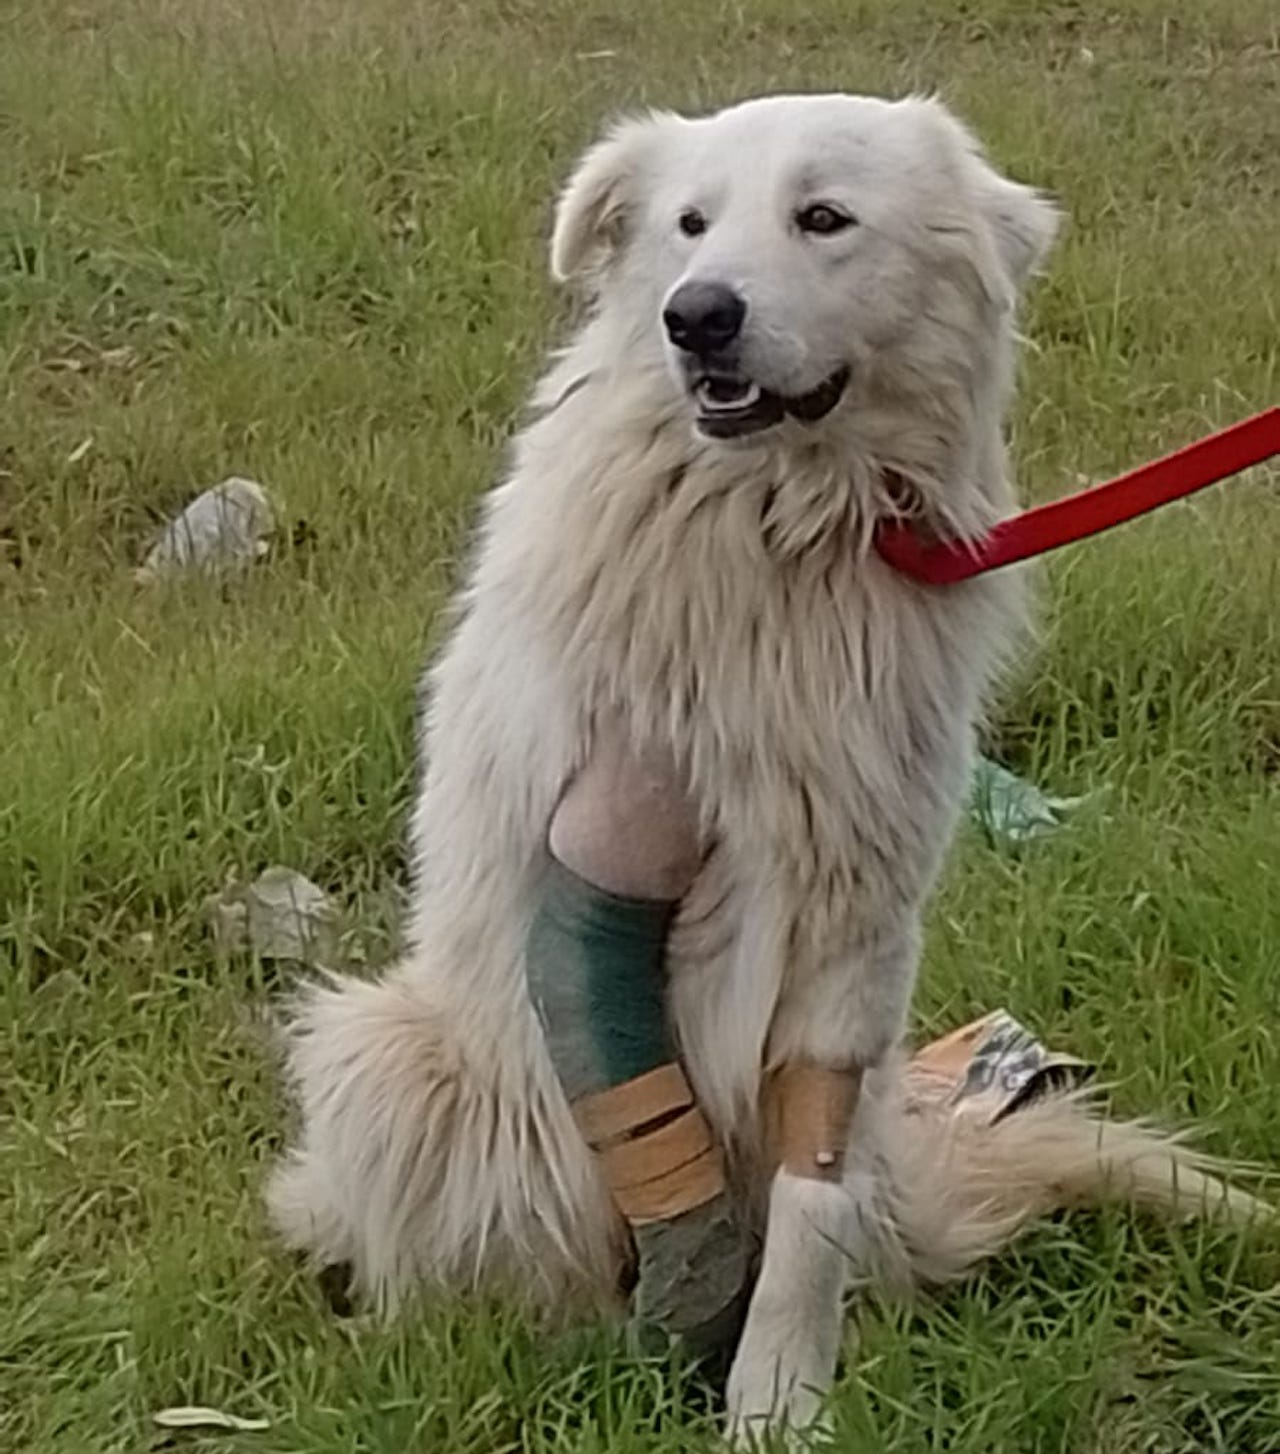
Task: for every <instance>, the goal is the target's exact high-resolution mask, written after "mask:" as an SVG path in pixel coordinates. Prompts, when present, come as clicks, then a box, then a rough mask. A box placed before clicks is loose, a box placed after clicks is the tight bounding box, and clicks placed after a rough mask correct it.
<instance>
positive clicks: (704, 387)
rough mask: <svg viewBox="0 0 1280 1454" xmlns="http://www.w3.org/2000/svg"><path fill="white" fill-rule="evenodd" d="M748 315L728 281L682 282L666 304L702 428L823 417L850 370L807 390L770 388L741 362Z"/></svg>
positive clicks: (749, 427)
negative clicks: (791, 391) (789, 392)
mask: <svg viewBox="0 0 1280 1454" xmlns="http://www.w3.org/2000/svg"><path fill="white" fill-rule="evenodd" d="M746 318H747V303H746V300H745V299H744V298H743V297H742V295H741V294H740V293H738V292H736V291H735V290H734V289H733V288H730V287H728V286H727V285H726V284H724V283H711V282H691V283H682V284H681V285H680V286H679V287H678V288H677V289H676V290H675V292H674V293H672V295H671V297H670V298H669V299H668V300H667V303H666V306H665V307H664V308H663V310H662V326H663V328H664V329H665V330H666V334H667V337H668V339H669V340H670V341H671V343H672V344H674V345H675V347H676V348H677V349H678V350H679V358H680V363H681V368H682V371H683V373H684V378H685V386H686V388H688V390H689V393H690V394H691V395H692V397H693V401H694V404H695V405H696V406H697V411H698V413H697V423H698V428H699V429H700V430H701V431H702V433H703V434H706V435H709V436H710V437H711V438H712V439H735V438H739V437H741V436H742V435H746V434H756V433H758V432H759V431H760V430H762V429H769V428H771V427H772V426H773V425H775V424H779V423H781V422H782V420H783V419H785V418H786V417H787V416H788V415H789V416H790V417H791V418H793V419H799V420H800V421H801V422H803V423H806V424H814V423H816V422H817V421H818V420H819V419H823V418H825V417H826V416H827V415H828V414H829V413H830V412H831V411H832V409H834V408H835V406H836V405H837V404H838V403H839V402H840V397H841V395H842V394H843V393H844V390H845V385H846V384H847V383H848V382H849V370H848V369H847V368H839V369H836V370H835V372H834V373H832V374H830V375H829V376H828V377H827V378H826V379H824V380H823V381H822V383H821V384H819V385H818V387H817V388H816V389H811V390H809V392H808V393H806V394H795V395H787V394H780V393H777V392H775V391H774V390H772V389H766V388H765V387H764V386H763V385H762V384H760V383H759V382H757V381H756V380H755V379H753V378H751V377H750V376H749V375H748V374H746V373H744V372H743V371H742V369H741V368H740V367H739V364H738V353H739V340H740V338H741V334H742V327H743V324H744V323H745V322H746Z"/></svg>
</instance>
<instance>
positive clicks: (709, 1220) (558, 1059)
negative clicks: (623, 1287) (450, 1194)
mask: <svg viewBox="0 0 1280 1454" xmlns="http://www.w3.org/2000/svg"><path fill="white" fill-rule="evenodd" d="M676 907H677V905H676V904H675V903H671V902H660V901H655V900H646V899H633V898H623V897H620V896H618V895H616V894H611V893H608V892H606V891H605V890H603V889H599V888H596V887H595V886H594V885H592V884H590V883H588V882H587V881H586V880H585V879H582V878H580V877H579V876H578V875H577V874H575V873H573V872H572V871H570V870H569V869H567V868H566V867H565V866H564V865H563V864H561V863H559V862H557V861H556V860H554V859H553V860H552V861H551V863H550V866H549V867H548V870H547V874H546V879H545V881H544V884H543V890H542V901H541V904H540V906H539V909H538V913H537V915H536V917H535V919H534V923H533V927H532V929H531V931H530V935H529V943H528V954H527V962H528V976H529V988H530V993H531V996H532V999H533V1003H534V1007H535V1009H536V1011H537V1014H538V1018H539V1020H540V1022H541V1024H542V1028H543V1032H544V1035H545V1037H546V1043H547V1048H548V1050H549V1051H550V1054H551V1059H552V1063H553V1064H554V1065H555V1068H556V1073H557V1075H558V1076H559V1078H560V1083H561V1085H562V1086H563V1087H564V1090H565V1094H566V1096H567V1097H568V1099H569V1102H570V1104H571V1105H572V1106H573V1109H574V1113H575V1116H576V1117H577V1120H578V1124H579V1125H580V1126H581V1127H582V1130H583V1135H584V1137H585V1138H586V1140H587V1142H588V1144H589V1145H590V1146H591V1147H592V1149H593V1150H594V1151H595V1153H596V1155H597V1157H598V1158H599V1162H600V1166H601V1170H602V1173H603V1175H604V1177H605V1179H606V1181H607V1183H608V1185H609V1188H610V1191H611V1193H612V1195H613V1198H614V1200H615V1202H616V1203H617V1205H618V1208H619V1210H620V1211H621V1213H622V1215H623V1216H624V1217H625V1218H626V1220H627V1222H628V1224H629V1225H630V1227H631V1230H632V1235H633V1237H634V1240H635V1247H636V1256H637V1264H638V1269H637V1270H638V1281H637V1284H636V1289H635V1319H636V1325H637V1327H636V1331H637V1335H638V1341H639V1343H640V1346H641V1348H642V1350H644V1351H655V1350H657V1349H660V1348H662V1347H664V1346H665V1345H666V1343H667V1340H668V1339H672V1338H674V1339H675V1340H677V1341H678V1343H679V1344H680V1345H681V1347H682V1348H683V1349H684V1351H686V1352H687V1353H689V1354H691V1355H692V1356H693V1357H695V1358H697V1359H698V1360H699V1361H703V1362H710V1361H717V1360H719V1359H720V1358H722V1357H723V1355H724V1354H725V1352H726V1350H727V1349H731V1348H732V1347H733V1345H734V1344H735V1343H736V1341H737V1335H738V1333H739V1331H740V1329H741V1324H742V1318H743V1317H744V1316H745V1312H746V1301H747V1294H748V1291H749V1283H750V1263H751V1255H750V1247H749V1243H748V1240H747V1238H746V1237H745V1236H744V1234H743V1232H742V1229H741V1227H740V1225H739V1223H738V1220H737V1218H736V1216H735V1215H734V1210H733V1207H732V1205H731V1203H730V1200H729V1198H728V1196H727V1194H726V1192H725V1184H724V1167H723V1159H722V1154H721V1151H720V1148H719V1147H718V1146H717V1145H715V1143H714V1141H713V1138H712V1136H711V1133H710V1129H709V1127H708V1126H707V1123H706V1120H705V1118H704V1117H703V1116H702V1113H701V1111H699V1110H698V1108H697V1106H696V1104H695V1103H694V1098H693V1093H692V1091H691V1090H690V1088H689V1084H688V1081H687V1080H686V1079H685V1077H684V1072H683V1071H682V1070H681V1068H680V1067H679V1065H678V1064H677V1063H676V1057H675V1048H674V1045H673V1043H672V1037H671V1034H670V1030H669V1028H668V1025H667V1018H666V1004H665V998H666V997H665V985H664V979H663V963H664V959H665V955H666V941H667V934H668V931H669V929H670V926H671V921H672V918H673V917H674V914H675V910H676Z"/></svg>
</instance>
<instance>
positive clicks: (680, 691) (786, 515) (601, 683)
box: [482, 383, 1007, 902]
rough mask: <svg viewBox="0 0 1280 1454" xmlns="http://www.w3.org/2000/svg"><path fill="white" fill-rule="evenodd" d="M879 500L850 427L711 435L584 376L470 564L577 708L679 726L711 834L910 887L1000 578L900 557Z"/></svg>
mask: <svg viewBox="0 0 1280 1454" xmlns="http://www.w3.org/2000/svg"><path fill="white" fill-rule="evenodd" d="M637 419H639V420H644V421H646V423H645V425H644V426H643V427H639V428H638V427H637V426H636V424H635V422H634V421H636V420H637ZM887 504H888V501H887V497H886V493H885V490H884V487H883V484H882V482H881V478H880V475H879V472H878V471H877V469H876V467H875V464H874V462H873V461H871V460H868V459H866V458H863V457H860V456H859V454H858V453H857V452H856V451H851V452H849V454H848V455H847V456H844V457H841V458H839V459H836V458H834V457H833V456H831V455H829V454H827V455H823V454H819V453H818V452H816V451H814V450H812V449H809V450H806V449H805V447H804V443H803V440H802V439H801V440H799V441H798V442H797V441H789V440H786V439H784V440H783V441H782V442H781V444H780V446H778V447H774V448H769V449H764V448H748V449H719V448H716V447H714V446H710V445H708V444H706V443H705V442H701V441H698V440H696V439H695V438H694V437H693V436H692V433H691V431H690V429H689V426H688V423H687V421H685V420H684V419H683V418H680V417H678V416H672V415H671V414H669V413H668V414H666V415H665V416H664V414H663V412H662V411H661V410H655V409H654V407H653V406H652V404H651V403H650V402H649V401H644V403H643V404H641V403H640V402H638V401H636V400H634V399H628V398H627V390H626V388H625V386H621V387H619V386H616V385H615V386H613V387H612V388H609V387H604V386H600V387H595V388H593V387H592V386H591V384H590V383H588V384H587V385H584V386H583V387H581V388H580V389H579V390H578V391H577V392H576V394H575V395H574V396H573V397H572V398H570V399H569V400H567V401H566V402H565V404H563V405H562V406H561V408H560V409H558V410H555V411H554V412H552V413H551V414H550V415H549V416H548V417H546V418H544V419H543V420H541V421H540V422H539V423H537V424H535V425H534V426H533V427H532V428H531V429H530V430H529V431H528V432H527V433H526V435H525V436H524V437H523V439H522V441H521V444H520V448H519V452H518V456H517V468H516V471H515V474H514V476H513V479H512V482H511V483H510V484H509V485H507V486H505V487H504V490H503V491H502V492H501V498H498V499H495V500H494V502H493V505H492V509H491V514H490V522H489V525H490V528H489V538H488V549H487V550H486V552H485V557H484V561H483V564H482V576H487V577H489V580H488V582H487V584H488V587H489V588H490V589H492V590H494V591H500V592H502V593H504V594H505V596H506V598H507V600H508V601H509V612H510V620H511V629H512V630H514V631H518V632H525V631H528V630H529V629H530V628H531V627H532V628H534V629H536V631H537V633H538V634H539V636H540V637H542V639H543V640H544V641H546V642H547V643H548V644H549V646H550V650H551V654H552V655H553V656H554V657H555V658H557V671H558V673H559V674H560V675H561V676H562V679H563V683H564V690H566V692H567V693H568V694H569V696H570V697H571V698H572V700H573V702H574V704H575V707H576V709H577V710H578V711H579V712H581V713H584V714H585V716H586V717H587V718H588V719H589V718H590V716H591V715H592V714H594V713H597V712H599V711H602V710H606V709H620V710H621V711H622V712H624V713H625V715H626V716H627V717H628V718H629V720H630V721H631V723H632V725H633V727H634V729H635V730H636V731H637V733H638V734H640V735H642V736H651V737H656V738H661V739H663V740H665V741H667V742H669V743H671V744H672V745H674V747H675V748H676V750H677V752H678V753H679V754H680V755H681V756H682V757H683V758H684V759H685V760H686V761H687V763H688V765H689V768H690V771H691V774H692V779H693V783H694V788H695V791H696V792H697V794H698V796H699V799H700V802H701V803H702V806H703V808H704V810H705V811H706V814H707V818H708V824H709V828H710V830H711V832H712V833H713V834H716V835H718V836H720V837H723V838H727V839H728V840H730V842H731V843H732V842H735V841H744V842H746V843H749V844H750V854H751V856H752V858H753V859H755V860H756V861H760V859H761V858H762V857H764V858H769V859H772V866H773V868H774V870H775V871H778V872H782V873H785V874H787V875H789V876H790V875H794V876H796V877H797V878H804V877H806V876H810V877H815V878H825V879H826V880H827V882H826V883H825V884H824V885H823V896H824V897H827V896H828V895H830V894H834V893H838V892H841V891H843V892H844V893H845V895H846V898H848V899H849V900H850V901H851V902H852V901H856V900H858V899H861V898H863V897H864V895H865V894H866V893H868V892H872V893H875V894H876V895H877V896H879V895H880V894H884V893H894V894H905V895H906V896H907V897H908V898H913V897H915V896H916V895H917V894H918V893H919V892H920V891H921V888H922V878H927V877H928V875H929V874H930V872H931V871H932V866H933V863H934V861H935V859H936V855H937V851H938V848H939V847H940V844H939V842H938V840H939V838H942V839H945V837H946V833H947V822H946V820H947V819H948V817H949V814H950V812H951V811H952V809H953V806H954V800H955V798H956V795H957V793H958V791H959V786H960V781H961V775H962V774H963V771H964V768H965V763H966V759H967V753H968V743H969V739H970V735H971V729H972V722H973V718H974V716H975V713H976V711H977V707H978V700H979V694H980V692H981V690H982V688H983V686H984V685H985V682H986V679H987V676H988V674H989V671H990V669H991V666H992V664H993V662H992V659H991V658H992V655H993V651H992V644H993V636H994V635H995V634H996V633H995V631H994V627H995V625H996V623H997V622H998V621H999V618H1000V615H1001V613H1002V610H1004V608H1005V607H1006V606H1007V600H1006V593H1005V592H1004V591H1002V590H1001V589H1000V588H999V586H997V585H994V584H993V583H991V582H978V583H975V584H974V585H973V586H966V587H963V588H960V589H956V590H952V591H948V592H939V591H930V590H927V589H924V588H921V587H919V586H917V585H915V584H913V583H911V582H908V581H906V580H905V579H903V578H900V577H898V576H897V575H896V574H895V573H894V572H893V571H892V570H891V568H889V567H888V566H887V565H886V564H885V563H884V562H882V561H881V560H880V559H879V558H878V557H877V556H875V554H874V552H873V551H872V550H871V549H870V546H869V532H870V527H871V525H872V524H873V523H874V519H875V517H876V515H877V513H878V512H879V511H880V510H882V509H883V508H886V507H887ZM588 730H589V726H588ZM855 859H856V860H857V870H856V875H855V874H854V872H853V863H854V860H855ZM878 877H881V878H883V879H884V881H883V882H875V880H876V879H877V878H878ZM855 878H856V881H855Z"/></svg>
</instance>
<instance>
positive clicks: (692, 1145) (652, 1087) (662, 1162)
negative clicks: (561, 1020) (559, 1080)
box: [573, 1062, 724, 1226]
mask: <svg viewBox="0 0 1280 1454" xmlns="http://www.w3.org/2000/svg"><path fill="white" fill-rule="evenodd" d="M573 1113H574V1117H575V1119H576V1120H577V1122H578V1126H579V1128H580V1130H581V1131H582V1134H583V1137H584V1138H585V1139H586V1142H587V1144H588V1145H589V1146H590V1147H591V1149H592V1150H593V1151H594V1152H595V1153H596V1155H597V1157H598V1158H599V1160H600V1167H601V1170H602V1171H603V1173H604V1177H605V1181H606V1182H607V1184H608V1187H609V1191H610V1193H611V1195H612V1196H613V1200H614V1202H615V1203H616V1205H617V1207H618V1210H619V1211H620V1212H621V1213H622V1215H623V1216H624V1217H625V1218H626V1219H627V1221H628V1222H629V1223H631V1225H632V1226H643V1225H644V1224H645V1223H647V1222H665V1221H670V1220H671V1218H673V1217H677V1216H679V1215H680V1214H681V1213H682V1212H688V1211H692V1210H693V1208H694V1207H700V1206H703V1205H704V1204H705V1203H707V1202H709V1201H711V1200H712V1198H714V1197H716V1196H718V1195H719V1194H720V1192H722V1191H723V1190H724V1159H723V1156H722V1154H721V1151H720V1148H719V1147H718V1146H717V1145H716V1144H715V1142H714V1141H713V1139H712V1136H711V1128H710V1127H709V1126H708V1125H707V1122H706V1118H705V1117H704V1116H703V1114H702V1112H701V1111H700V1110H699V1109H698V1108H697V1106H696V1105H695V1104H694V1098H693V1091H692V1090H691V1089H690V1087H689V1082H688V1080H687V1078H686V1077H685V1073H684V1071H683V1070H682V1069H681V1068H680V1066H679V1065H677V1064H675V1063H674V1062H672V1063H669V1064H667V1065H660V1066H658V1067H657V1068H656V1069H654V1070H650V1071H646V1073H645V1074H644V1075H638V1076H636V1077H635V1079H633V1080H629V1081H625V1082H623V1084H622V1085H615V1086H611V1087H610V1088H609V1089H608V1090H604V1091H600V1092H599V1093H598V1094H596V1095H590V1096H584V1097H582V1099H581V1100H578V1101H576V1102H575V1103H574V1105H573Z"/></svg>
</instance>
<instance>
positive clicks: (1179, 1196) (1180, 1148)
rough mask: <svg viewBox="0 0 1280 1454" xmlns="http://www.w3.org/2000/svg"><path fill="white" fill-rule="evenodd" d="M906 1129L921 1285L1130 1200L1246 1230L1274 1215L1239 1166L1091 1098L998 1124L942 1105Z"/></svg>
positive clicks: (911, 1252)
mask: <svg viewBox="0 0 1280 1454" xmlns="http://www.w3.org/2000/svg"><path fill="white" fill-rule="evenodd" d="M899 1130H900V1135H898V1136H897V1137H896V1138H895V1141H896V1145H897V1147H898V1157H897V1159H896V1160H895V1162H894V1165H893V1167H892V1174H893V1180H894V1183H895V1184H896V1188H897V1209H896V1212H897V1215H896V1218H895V1220H896V1221H897V1223H898V1229H897V1230H898V1234H899V1236H900V1238H901V1241H902V1246H903V1250H904V1252H905V1253H906V1255H907V1257H908V1259H909V1265H910V1271H911V1274H912V1278H913V1280H914V1281H917V1282H921V1283H926V1284H935V1285H936V1284H940V1283H945V1282H952V1281H955V1280H957V1279H958V1278H961V1277H963V1276H964V1275H966V1274H967V1273H969V1272H971V1271H972V1270H973V1268H974V1267H975V1266H976V1265H977V1264H978V1263H979V1262H980V1261H982V1260H983V1259H984V1258H986V1257H990V1256H993V1255H994V1254H996V1253H998V1252H1000V1251H1001V1250H1003V1249H1004V1248H1005V1247H1007V1246H1008V1245H1009V1244H1010V1243H1011V1242H1012V1241H1013V1240H1014V1239H1015V1238H1016V1237H1017V1236H1018V1234H1019V1233H1020V1232H1022V1231H1023V1230H1024V1229H1025V1228H1026V1227H1027V1226H1028V1225H1029V1224H1031V1223H1032V1222H1034V1221H1036V1220H1037V1219H1039V1218H1041V1217H1044V1216H1047V1215H1049V1214H1050V1213H1053V1212H1057V1211H1069V1210H1071V1209H1073V1208H1083V1207H1090V1206H1095V1207H1096V1206H1102V1205H1105V1204H1108V1203H1126V1204H1128V1205H1131V1206H1136V1207H1141V1208H1143V1209H1145V1210H1149V1211H1153V1212H1156V1213H1160V1214H1163V1215H1166V1216H1175V1217H1195V1216H1220V1217H1223V1218H1225V1219H1227V1220H1230V1221H1232V1222H1237V1223H1245V1222H1249V1221H1253V1220H1261V1219H1265V1218H1269V1217H1272V1216H1274V1214H1275V1213H1274V1209H1273V1208H1272V1207H1270V1206H1269V1205H1268V1204H1267V1203H1266V1202H1265V1201H1263V1200H1261V1199H1260V1198H1258V1197H1256V1196H1253V1195H1252V1194H1251V1193H1249V1192H1247V1191H1244V1190H1243V1189H1241V1188H1240V1187H1239V1186H1236V1185H1234V1184H1233V1181H1232V1179H1233V1177H1234V1176H1235V1175H1236V1173H1237V1172H1238V1170H1239V1168H1237V1167H1234V1166H1233V1165H1231V1164H1230V1163H1227V1162H1223V1161H1219V1160H1217V1159H1215V1158H1214V1157H1211V1156H1208V1155H1206V1154H1205V1153H1203V1152H1200V1151H1198V1150H1196V1149H1195V1148H1194V1147H1193V1146H1191V1145H1189V1144H1188V1142H1187V1139H1186V1136H1185V1134H1183V1133H1177V1132H1167V1131H1164V1130H1161V1129H1159V1128H1158V1127H1156V1126H1155V1125H1153V1124H1150V1123H1148V1122H1144V1121H1137V1120H1113V1119H1111V1118H1109V1117H1108V1116H1106V1115H1105V1114H1104V1112H1103V1110H1102V1108H1101V1105H1100V1102H1099V1099H1098V1097H1097V1096H1096V1095H1094V1094H1092V1093H1090V1092H1085V1091H1058V1092H1054V1093H1051V1094H1049V1095H1047V1096H1045V1097H1043V1098H1042V1099H1040V1100H1038V1101H1036V1102H1034V1103H1032V1104H1030V1105H1027V1106H1025V1107H1023V1108H1022V1109H1020V1110H1018V1111H1015V1112H1014V1113H1012V1114H1010V1115H1006V1116H1004V1117H1003V1118H1002V1119H1000V1120H998V1121H996V1122H995V1123H994V1124H990V1123H988V1122H987V1121H986V1120H983V1119H980V1118H979V1117H977V1116H970V1115H964V1114H955V1113H953V1112H952V1111H951V1110H949V1109H948V1108H946V1107H943V1106H937V1107H930V1108H928V1109H926V1110H918V1111H916V1112H915V1113H908V1112H904V1113H903V1114H902V1120H901V1125H900V1128H899Z"/></svg>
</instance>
